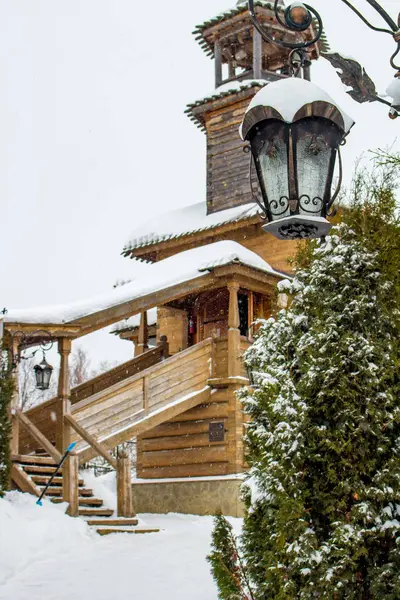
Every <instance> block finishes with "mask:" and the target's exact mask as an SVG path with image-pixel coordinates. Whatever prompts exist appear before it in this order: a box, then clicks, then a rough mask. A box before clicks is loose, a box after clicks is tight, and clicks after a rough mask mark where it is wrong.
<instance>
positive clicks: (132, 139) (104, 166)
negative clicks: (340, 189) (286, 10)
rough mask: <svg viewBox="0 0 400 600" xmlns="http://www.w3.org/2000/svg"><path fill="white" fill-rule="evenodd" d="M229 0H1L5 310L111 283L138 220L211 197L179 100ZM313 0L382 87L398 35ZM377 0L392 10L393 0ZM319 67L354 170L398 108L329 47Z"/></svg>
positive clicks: (195, 134) (94, 341)
mask: <svg viewBox="0 0 400 600" xmlns="http://www.w3.org/2000/svg"><path fill="white" fill-rule="evenodd" d="M235 2H236V0H231V2H229V1H228V0H201V1H198V2H195V1H193V0H191V1H190V2H188V1H187V0H185V1H184V0H175V1H169V2H166V1H165V0H153V1H152V2H150V1H149V0H146V1H144V2H138V1H137V0H135V1H132V0H62V1H61V0H1V1H0V80H1V94H0V206H1V209H0V219H1V228H0V257H1V258H0V261H1V275H0V305H1V306H0V310H1V309H2V308H3V307H8V308H22V307H33V306H38V305H43V304H46V305H47V304H58V303H64V302H68V301H70V300H71V301H72V300H78V299H81V298H82V299H83V298H86V297H90V296H91V295H95V294H97V293H101V292H103V291H106V290H107V289H109V288H110V287H111V286H112V285H113V283H114V282H115V280H116V279H118V278H127V277H129V275H130V274H131V273H132V272H133V268H134V265H133V262H132V261H131V260H129V259H126V258H122V257H121V256H120V252H121V250H122V248H123V245H124V243H125V241H126V240H127V239H128V238H129V235H130V232H131V230H133V229H135V228H136V227H138V226H139V225H140V224H141V223H142V222H144V221H145V220H147V219H148V218H151V217H153V216H154V218H156V217H157V214H158V213H160V212H164V211H166V210H168V209H173V208H177V207H180V206H184V205H187V204H191V203H194V202H200V201H205V198H206V178H205V174H206V173H205V168H206V163H205V157H206V154H205V152H206V146H205V136H204V134H203V133H201V132H200V131H199V130H198V129H196V127H195V126H194V125H193V124H192V123H191V122H190V121H189V120H188V118H187V117H186V116H185V115H184V109H185V106H186V104H187V103H189V102H191V101H194V100H196V99H199V98H203V97H204V96H206V95H208V94H210V93H212V92H213V90H214V81H213V74H214V67H213V62H212V60H211V59H210V58H208V57H206V56H205V54H204V53H203V52H202V50H201V49H200V47H199V46H198V44H197V43H196V41H195V40H194V37H193V36H192V34H191V32H192V30H193V29H194V26H195V25H196V24H198V23H201V22H203V21H204V20H206V19H207V18H209V17H211V16H215V15H216V14H218V13H220V12H221V11H224V10H226V9H229V8H231V7H233V6H234V5H235ZM309 3H310V4H312V5H313V6H314V7H315V8H316V9H317V10H319V11H320V13H321V15H322V17H323V19H324V22H325V30H326V33H327V36H328V39H329V42H330V44H331V47H332V49H333V50H336V51H338V52H341V53H342V54H344V55H347V56H351V57H354V58H357V59H358V60H360V61H361V62H362V63H363V64H364V66H365V68H366V70H367V72H368V73H369V74H370V76H371V77H372V78H373V79H374V80H375V82H376V85H377V88H378V91H379V92H382V93H383V92H384V91H385V90H386V87H387V85H388V83H389V82H390V81H391V78H392V77H393V73H394V72H393V70H392V69H391V68H390V66H389V57H390V55H391V54H392V53H393V51H394V47H395V46H394V42H393V40H392V39H391V38H390V37H389V36H388V35H385V34H382V33H375V32H373V31H371V30H369V29H368V28H367V27H366V26H365V25H364V24H363V23H362V22H361V21H359V19H358V18H357V17H356V16H355V15H354V14H353V13H352V12H351V11H350V10H349V9H348V8H347V7H346V6H345V5H344V4H343V3H342V2H341V0H314V1H312V0H309ZM354 4H355V5H356V6H357V7H358V8H359V9H362V10H363V11H364V13H365V14H366V15H367V16H369V17H370V18H371V20H373V21H374V23H375V24H381V25H382V24H383V22H382V21H381V20H380V18H379V16H378V15H376V13H375V12H374V11H373V10H372V8H371V7H369V5H368V4H367V2H366V1H365V0H354ZM381 4H382V5H383V6H384V7H385V8H386V9H387V10H388V11H389V12H390V13H391V15H392V17H393V18H394V19H396V18H397V13H398V11H399V10H400V1H399V0H382V2H381ZM399 60H400V58H399ZM312 78H313V81H314V82H315V83H317V84H319V85H320V86H322V87H324V88H325V89H326V90H327V91H328V92H329V93H330V94H331V95H333V96H334V98H335V99H336V101H337V102H338V103H339V104H341V106H342V107H343V108H344V109H345V110H346V111H347V112H348V113H349V114H350V115H351V116H353V118H354V119H355V120H356V126H355V127H354V129H353V131H352V134H351V136H350V137H349V141H348V144H347V146H346V147H345V149H344V161H345V171H346V178H347V179H348V178H349V176H350V175H351V172H352V170H353V164H354V161H355V160H356V158H357V157H358V156H359V155H360V154H361V153H362V152H365V151H366V150H368V149H369V148H377V147H385V146H390V145H392V144H393V143H394V142H395V140H396V137H397V136H398V135H399V132H400V130H399V127H400V119H399V120H398V121H391V120H389V118H388V117H387V112H388V111H387V108H386V107H385V106H383V105H378V104H377V103H376V104H364V105H359V104H357V103H355V102H353V101H352V100H351V98H349V97H348V96H347V95H346V93H345V91H344V90H343V88H342V86H341V83H340V80H339V78H338V77H337V75H336V73H335V71H334V70H333V69H332V67H331V66H330V65H329V64H328V63H326V61H324V60H322V59H321V60H320V61H318V63H317V64H315V63H314V67H313V69H312ZM82 345H84V346H86V347H87V348H88V349H89V350H90V352H91V354H92V356H93V362H95V363H96V362H98V361H99V360H101V359H104V358H106V359H109V360H118V361H120V360H123V359H128V358H129V357H130V356H131V353H132V347H131V345H130V343H128V342H123V341H120V340H117V339H115V338H114V337H113V336H110V335H108V334H105V333H102V334H96V335H94V336H90V338H87V339H85V340H83V341H82Z"/></svg>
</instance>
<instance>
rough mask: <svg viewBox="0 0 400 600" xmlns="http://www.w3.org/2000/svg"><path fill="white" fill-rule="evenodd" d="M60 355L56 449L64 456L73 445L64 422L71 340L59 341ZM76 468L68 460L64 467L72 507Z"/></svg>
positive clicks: (68, 411)
mask: <svg viewBox="0 0 400 600" xmlns="http://www.w3.org/2000/svg"><path fill="white" fill-rule="evenodd" d="M58 353H59V354H60V373H59V376H58V410H57V425H56V448H57V450H58V451H59V452H60V453H61V454H64V452H65V451H66V449H67V448H68V446H69V445H70V443H71V427H70V425H69V424H68V423H66V422H65V421H64V416H65V415H70V414H71V398H70V386H69V355H70V353H71V340H69V339H66V338H60V339H59V340H58ZM75 470H76V469H75V468H74V463H73V460H70V459H68V460H67V461H66V462H65V464H64V467H63V498H64V501H65V502H69V503H70V504H71V506H72V505H73V504H74V498H73V496H74V494H73V491H74V486H75ZM72 510H73V507H72Z"/></svg>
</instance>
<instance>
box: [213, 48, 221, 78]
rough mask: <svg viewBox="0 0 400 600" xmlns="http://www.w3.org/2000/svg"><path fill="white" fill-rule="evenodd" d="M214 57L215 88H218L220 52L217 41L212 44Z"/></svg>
mask: <svg viewBox="0 0 400 600" xmlns="http://www.w3.org/2000/svg"><path fill="white" fill-rule="evenodd" d="M214 56H215V87H216V88H217V87H219V86H220V85H221V83H222V52H221V44H220V42H219V40H216V41H215V43H214Z"/></svg>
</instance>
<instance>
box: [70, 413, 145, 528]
mask: <svg viewBox="0 0 400 600" xmlns="http://www.w3.org/2000/svg"><path fill="white" fill-rule="evenodd" d="M64 422H65V425H66V426H69V427H71V428H72V429H73V430H74V431H75V432H76V433H77V434H78V435H79V436H80V437H81V438H82V440H83V441H84V442H85V443H87V444H88V445H89V446H90V447H91V448H92V449H93V451H94V452H95V453H96V455H97V456H102V457H103V458H104V459H105V460H106V461H107V462H108V463H109V465H110V466H111V467H112V468H113V469H115V471H116V474H117V502H118V506H117V513H118V516H119V517H125V518H128V517H133V516H135V511H134V509H133V505H132V465H131V459H130V458H129V456H128V455H127V454H126V453H119V456H118V458H114V457H113V456H112V455H111V454H110V453H109V452H108V451H107V449H106V448H105V446H104V445H103V444H101V443H100V442H98V441H97V440H96V439H95V438H94V437H93V436H91V435H90V434H89V433H88V432H87V431H86V429H84V428H83V427H82V426H81V425H79V423H77V421H76V420H75V419H74V418H73V417H71V415H65V416H64ZM78 462H79V461H78ZM70 480H71V481H70V484H69V485H70V490H69V492H68V493H69V498H70V499H72V502H71V501H70V512H69V514H70V515H71V516H73V517H75V516H78V514H79V505H78V503H77V502H76V498H77V493H78V475H76V476H75V474H74V477H73V478H72V477H70Z"/></svg>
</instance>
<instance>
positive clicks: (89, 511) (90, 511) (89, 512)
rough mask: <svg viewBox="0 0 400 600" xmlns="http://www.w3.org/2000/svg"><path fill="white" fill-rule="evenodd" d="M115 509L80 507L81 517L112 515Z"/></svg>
mask: <svg viewBox="0 0 400 600" xmlns="http://www.w3.org/2000/svg"><path fill="white" fill-rule="evenodd" d="M113 514H114V511H113V510H112V509H111V508H80V509H79V515H80V516H81V517H112V516H113Z"/></svg>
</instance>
